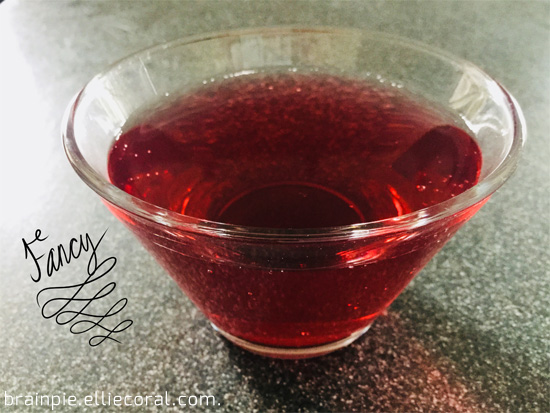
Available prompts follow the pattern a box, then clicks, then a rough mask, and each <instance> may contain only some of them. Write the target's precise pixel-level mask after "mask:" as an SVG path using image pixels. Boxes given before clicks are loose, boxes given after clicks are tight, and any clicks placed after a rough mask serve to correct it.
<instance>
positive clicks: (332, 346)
mask: <svg viewBox="0 0 550 413" xmlns="http://www.w3.org/2000/svg"><path fill="white" fill-rule="evenodd" d="M211 324H212V327H213V328H214V330H216V331H217V332H218V333H220V334H221V335H222V336H224V337H225V338H226V339H228V340H229V341H231V342H232V343H233V344H236V345H237V346H239V347H241V348H243V349H245V350H248V351H250V352H251V353H255V354H259V355H260V356H264V357H272V358H279V359H305V358H310V357H318V356H323V355H325V354H328V353H331V352H333V351H336V350H338V349H341V348H342V347H346V346H347V345H349V344H351V343H352V342H354V341H355V340H357V339H358V338H359V337H361V336H362V335H363V334H365V333H366V332H367V330H368V329H369V328H370V326H371V325H372V323H371V324H369V325H368V326H366V327H365V328H362V329H361V330H358V331H356V332H354V333H352V334H351V335H349V336H348V337H345V338H343V339H341V340H338V341H333V342H332V343H327V344H321V345H318V346H311V347H298V348H292V347H270V346H265V345H263V344H256V343H252V342H250V341H246V340H243V339H242V338H239V337H235V336H234V335H232V334H229V333H228V332H226V331H224V330H222V329H221V328H219V327H218V326H216V325H215V324H214V323H211Z"/></svg>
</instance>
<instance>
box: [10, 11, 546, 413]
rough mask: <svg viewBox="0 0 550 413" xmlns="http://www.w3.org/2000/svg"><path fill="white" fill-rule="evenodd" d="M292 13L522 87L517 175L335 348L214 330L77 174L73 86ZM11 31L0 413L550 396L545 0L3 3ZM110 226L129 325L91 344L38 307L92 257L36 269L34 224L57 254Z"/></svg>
mask: <svg viewBox="0 0 550 413" xmlns="http://www.w3.org/2000/svg"><path fill="white" fill-rule="evenodd" d="M296 23H300V24H303V25H331V26H346V27H358V28H366V29H372V30H379V31H384V32H389V33H395V34H398V35H401V36H404V37H407V38H411V39H416V40H420V41H423V42H425V43H428V44H431V45H433V46H437V47H440V48H443V49H446V50H448V51H449V52H451V53H453V54H455V55H458V56H461V57H463V58H465V59H467V60H471V61H473V62H475V63H476V64H478V65H479V66H480V67H482V68H483V69H484V70H486V71H487V72H488V73H490V74H491V75H493V76H494V77H495V78H496V79H497V80H499V81H500V82H501V83H503V84H504V85H505V86H506V87H507V88H508V89H509V90H510V92H511V93H512V94H513V95H515V97H516V98H517V100H518V101H519V103H520V105H521V106H522V108H523V110H524V112H525V116H526V119H527V125H528V130H529V134H528V141H527V145H526V147H525V150H524V153H523V159H522V161H521V163H520V166H519V168H518V170H517V172H516V174H515V175H514V176H513V178H512V179H510V181H509V182H507V184H506V185H505V186H504V187H503V188H502V189H501V190H500V191H498V192H497V194H496V195H495V196H494V197H493V198H492V199H491V200H490V201H489V203H488V204H487V205H485V206H484V207H483V209H482V210H481V211H480V212H479V213H478V214H477V215H476V216H475V217H474V218H473V219H472V220H471V221H470V222H469V223H467V224H466V225H465V226H464V228H463V229H462V230H461V231H460V232H459V233H458V234H457V235H456V236H455V237H454V238H453V239H452V240H451V241H450V242H449V243H448V244H447V245H446V246H445V247H444V249H443V250H442V251H441V252H440V253H439V254H438V255H437V256H436V258H435V259H433V261H432V262H431V263H430V264H429V265H428V266H427V267H426V268H425V269H424V270H423V271H422V272H421V274H420V275H419V276H418V277H417V278H416V279H415V280H414V281H413V282H412V284H410V285H409V287H408V288H407V289H406V290H405V291H404V292H403V293H402V295H401V296H400V297H399V298H398V299H397V300H396V301H395V302H394V303H393V305H392V306H391V307H390V309H389V311H388V313H387V315H385V316H383V317H380V318H379V319H378V320H377V321H376V322H375V324H374V326H373V327H372V329H371V330H370V331H369V332H368V333H367V334H366V335H365V336H363V337H362V338H361V339H359V340H358V341H356V342H355V343H353V344H352V345H351V346H349V347H347V348H345V349H342V350H339V351H337V352H335V353H332V354H330V355H327V356H324V357H320V358H316V359H310V360H302V361H282V360H269V359H264V358H262V357H259V356H255V355H252V354H249V353H247V352H244V351H242V350H240V349H239V348H236V347H234V346H233V345H231V344H229V343H228V342H227V341H225V340H224V339H222V338H220V337H219V336H218V335H217V334H216V333H214V332H213V330H212V329H211V328H210V326H209V323H208V322H207V321H206V319H205V318H204V317H203V316H202V315H201V314H200V313H199V312H198V311H197V310H195V309H194V307H193V306H192V304H191V303H190V302H189V300H188V299H187V298H186V297H185V296H184V295H183V294H182V293H181V292H180V290H179V289H178V287H177V286H176V284H175V283H174V282H173V281H172V280H171V279H170V278H169V277H168V276H167V275H166V274H165V273H164V272H163V271H162V270H161V269H160V268H159V267H158V266H157V265H156V264H155V262H154V261H153V259H152V258H151V257H150V256H149V255H148V254H147V253H146V252H145V251H144V250H143V249H142V247H141V246H140V245H139V244H138V242H137V241H135V240H134V238H133V237H132V236H131V235H130V233H129V232H128V231H127V230H125V229H124V228H123V226H122V224H120V223H119V222H118V221H117V220H116V219H115V218H114V217H113V216H112V215H111V214H110V213H109V211H108V210H107V209H106V208H105V207H104V206H103V205H102V203H101V202H100V200H99V198H98V197H97V196H96V194H95V193H93V192H92V191H91V190H90V189H89V188H88V187H87V186H86V185H85V184H84V183H82V182H81V181H80V179H79V178H78V177H77V175H76V174H75V173H74V171H73V170H72V168H71V167H70V165H69V163H68V162H67V160H66V158H65V154H64V152H63V149H62V145H61V138H60V132H59V131H60V123H61V118H62V115H63V111H64V109H65V107H66V106H67V104H68V102H69V100H70V99H71V97H72V96H73V95H74V93H76V92H77V90H78V89H79V88H80V87H81V86H82V85H83V84H84V83H85V82H86V81H87V80H88V79H89V78H91V77H92V76H93V75H94V74H95V73H97V72H99V71H100V70H102V69H103V68H104V67H105V66H106V65H108V64H110V63H112V62H114V61H115V60H117V59H119V58H121V57H123V56H125V55H128V54H129V53H131V52H134V51H137V50H140V49H143V48H145V47H147V46H150V45H154V44H157V43H161V42H164V41H168V40H171V39H175V38H178V37H181V36H184V35H190V34H198V33H205V32H209V31H218V30H225V29H230V28H240V27H252V26H263V25H277V24H296ZM0 47H1V49H0V52H1V53H0V60H1V64H0V74H1V76H0V86H1V89H0V102H1V105H2V106H1V111H0V138H1V142H2V145H1V147H0V151H1V152H0V155H1V168H2V169H1V178H2V184H1V195H0V199H1V214H0V216H1V219H2V226H1V228H2V231H1V234H0V239H1V245H0V251H1V253H2V256H1V257H2V265H1V266H0V411H7V412H10V411H46V410H48V408H45V407H40V406H38V407H37V406H34V407H29V406H27V407H25V406H21V404H23V402H22V400H23V399H22V398H21V399H19V405H18V407H17V408H16V407H14V406H7V405H8V404H9V403H10V402H12V401H14V399H10V397H15V396H17V395H20V396H21V395H22V396H25V395H32V396H33V397H34V396H35V395H36V394H38V395H60V396H62V395H63V394H65V396H66V397H68V396H70V395H74V396H75V397H76V398H77V399H78V400H79V401H82V400H84V397H85V396H86V395H89V394H95V393H96V392H103V394H104V395H105V396H104V397H107V394H108V393H111V395H112V396H114V395H121V396H125V395H129V396H132V397H134V396H136V395H143V396H145V395H155V394H162V395H164V394H165V392H167V393H168V395H169V397H170V398H171V400H172V401H173V400H175V399H177V397H178V396H179V395H187V396H188V395H213V396H214V397H215V398H216V404H215V406H210V407H208V408H206V407H204V406H203V407H201V408H199V407H196V408H195V409H196V410H210V411H388V412H410V411H445V412H452V411H460V412H463V411H479V412H486V411H494V412H501V411H512V412H516V411H541V412H542V411H545V412H548V411H549V410H550V404H549V403H550V401H549V397H550V396H549V393H550V391H549V383H550V364H549V363H550V362H549V359H548V357H549V331H550V320H549V307H550V306H549V297H550V294H549V293H550V288H549V285H548V284H549V273H548V268H550V255H549V253H548V250H549V249H550V248H549V246H550V245H549V233H550V228H549V212H548V211H549V210H550V208H549V207H550V205H549V195H548V190H549V184H548V181H549V178H550V173H549V164H550V162H549V159H550V145H549V139H548V138H549V137H548V134H549V131H550V121H549V119H550V97H549V96H550V2H548V1H540V2H537V1H518V2H513V1H474V2H467V1H441V2H431V1H422V2H401V1H398V2H396V1H389V2H352V1H330V2H314V1H299V2H294V1H287V2H285V1H257V2H252V1H251V2H243V1H234V2H228V1H202V2H186V1H177V2H165V1H147V2H139V1H138V2H130V1H118V2H102V1H94V2H92V1H53V0H52V1H43V2H38V1H14V0H7V1H5V2H3V3H2V4H1V5H0ZM107 227H108V228H109V231H108V232H107V235H106V236H105V239H104V241H103V243H102V246H101V248H102V249H103V251H106V252H108V253H109V254H110V255H113V256H116V257H117V259H118V263H117V266H116V268H115V269H114V270H113V271H112V273H111V274H109V277H111V278H112V280H115V281H116V283H117V289H116V292H115V293H113V294H115V295H117V296H119V297H125V298H127V299H128V305H127V307H126V308H125V309H124V312H125V315H126V316H127V317H128V318H131V319H132V320H133V321H134V325H133V326H132V327H131V328H130V329H129V330H127V331H126V332H124V333H123V334H121V336H120V340H121V343H120V344H117V343H115V342H106V343H103V344H102V345H99V346H97V347H90V346H89V345H88V341H87V338H86V337H84V335H82V336H80V335H73V334H71V333H70V332H69V326H68V325H65V326H60V325H57V324H56V323H55V322H54V320H53V319H44V318H43V317H42V316H41V314H40V308H39V307H38V306H37V304H36V294H37V292H38V291H39V290H40V289H42V288H45V287H46V286H49V285H54V284H55V283H56V282H57V283H62V282H69V281H70V280H72V279H74V277H80V276H81V274H83V273H84V272H85V271H86V262H84V260H75V261H74V262H72V263H71V264H70V265H68V266H66V268H64V269H63V271H59V273H56V274H54V275H53V276H52V277H50V278H48V277H44V280H42V281H40V283H35V282H33V281H32V280H31V278H30V274H31V273H33V271H35V268H34V264H33V262H32V261H31V260H29V259H27V260H26V259H25V254H24V248H23V244H22V242H21V239H22V238H25V239H27V240H28V241H29V240H32V239H33V237H34V233H35V230H36V229H37V228H40V229H41V230H42V234H43V235H47V236H49V238H48V240H47V241H45V242H44V243H43V246H42V247H41V248H42V250H43V251H42V252H47V249H48V248H50V247H53V246H56V245H58V244H61V243H67V242H68V240H69V239H70V238H71V237H73V236H78V235H79V234H84V233H86V232H88V233H90V234H93V236H94V237H98V236H100V235H101V233H103V231H104V230H105V229H106V228H107ZM37 251H38V249H37ZM54 278H55V280H54ZM187 408H189V407H187ZM112 409H113V407H112V406H111V407H110V408H109V407H106V406H91V407H84V406H80V407H70V406H68V405H65V406H60V407H58V408H57V409H56V411H110V410H112ZM126 409H128V410H133V411H146V410H147V411H148V410H151V411H153V410H156V408H154V407H148V408H145V407H141V408H138V407H127V408H126ZM178 409H184V408H182V407H177V406H168V407H165V411H176V410H178ZM50 411H51V410H50Z"/></svg>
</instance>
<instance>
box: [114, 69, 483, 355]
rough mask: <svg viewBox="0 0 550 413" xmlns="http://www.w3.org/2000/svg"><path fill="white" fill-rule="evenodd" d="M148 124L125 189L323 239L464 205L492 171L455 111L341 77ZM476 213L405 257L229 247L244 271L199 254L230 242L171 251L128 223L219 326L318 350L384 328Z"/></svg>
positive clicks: (129, 154) (131, 145) (165, 114)
mask: <svg viewBox="0 0 550 413" xmlns="http://www.w3.org/2000/svg"><path fill="white" fill-rule="evenodd" d="M133 125H134V126H133V127H131V128H128V129H127V131H126V132H124V133H122V134H121V136H120V137H119V138H118V139H117V141H116V142H115V144H114V146H113V148H112V150H111V153H110V156H109V161H108V169H109V175H110V178H111V180H112V182H113V184H115V185H116V186H118V187H119V188H121V189H123V190H124V191H126V192H128V193H130V194H132V195H134V196H136V197H138V198H141V199H143V200H146V201H148V202H150V203H153V204H156V205H158V206H161V207H164V208H167V209H170V210H173V211H177V212H180V213H183V214H186V215H190V216H194V217H198V218H204V219H208V220H212V221H219V222H224V223H230V224H236V225H245V226H255V227H266V228H322V227H331V226H339V225H348V224H354V223H360V222H368V221H376V220H380V219H384V218H390V217H395V216H399V215H403V214H407V213H409V212H412V211H415V210H418V209H422V208H424V207H427V206H431V205H434V204H437V203H439V202H442V201H444V200H447V199H449V198H451V197H453V196H456V195H458V194H459V193H461V192H463V191H465V190H466V189H468V188H470V187H471V186H473V185H474V184H475V183H476V182H477V180H478V177H479V172H480V168H481V153H480V150H479V147H478V146H477V144H476V142H475V141H474V140H473V139H472V138H471V137H470V136H469V135H468V134H467V133H466V132H464V131H463V130H462V129H461V128H460V127H459V126H458V123H457V122H456V121H455V119H453V118H451V117H450V116H449V115H447V114H445V113H444V112H442V111H438V110H435V109H433V108H428V107H427V106H426V105H425V104H424V103H423V102H422V103H419V102H417V101H414V100H412V99H410V98H409V97H407V96H406V95H404V94H402V93H401V92H400V91H399V90H397V89H396V88H381V87H375V86H373V85H371V84H367V83H363V82H360V81H354V80H345V79H340V78H336V77H331V76H325V75H298V74H287V75H277V76H276V75H261V76H260V75H254V76H243V77H239V78H234V79H230V80H224V81H220V82H215V83H213V84H212V85H209V86H205V87H204V88H203V89H200V90H198V91H195V92H193V93H192V94H189V95H187V96H185V97H183V98H180V99H178V100H175V101H173V102H171V104H170V105H166V106H164V107H161V108H159V109H157V110H154V111H152V112H151V113H150V114H147V115H146V116H142V117H141V118H139V119H138V121H137V122H134V124H133ZM135 125H137V126H135ZM118 214H119V215H121V214H122V215H123V217H124V215H125V214H124V213H123V212H122V211H118ZM472 214H473V211H470V212H469V213H468V214H466V215H463V216H462V215H461V216H460V217H458V216H457V217H454V218H453V217H452V218H451V219H449V220H447V221H446V222H444V226H445V227H446V228H443V227H442V226H441V225H440V226H439V227H437V228H435V227H434V228H431V229H426V230H424V232H423V233H420V234H414V236H411V237H410V238H411V239H412V240H410V241H399V242H400V244H399V245H398V243H397V242H394V243H393V244H392V243H390V241H392V240H391V239H388V238H386V239H377V240H369V241H368V243H366V244H365V243H363V244H362V243H361V242H358V243H354V244H353V245H352V247H350V246H349V245H348V246H347V247H350V248H342V244H340V245H338V244H337V243H325V244H323V245H322V246H320V245H309V246H303V245H296V246H295V248H296V251H301V249H304V248H312V250H311V251H306V252H304V254H302V255H300V254H298V255H297V256H299V255H300V256H299V258H296V260H294V261H293V259H292V257H290V258H289V257H288V256H283V255H284V254H287V255H288V252H287V250H285V251H282V250H281V251H279V250H277V249H275V250H272V249H270V248H266V247H262V246H256V247H254V246H250V245H247V248H246V249H244V250H243V248H241V247H242V246H241V247H238V248H237V247H235V246H232V245H230V244H231V243H230V242H229V241H228V244H227V245H226V247H227V248H226V249H229V250H231V252H235V250H238V251H237V253H238V256H239V259H240V260H242V259H243V258H242V257H243V256H245V258H244V259H245V261H246V254H250V257H249V261H250V262H249V263H247V262H244V263H243V262H240V263H235V264H230V263H227V262H226V261H225V262H222V261H224V260H222V259H221V258H219V257H221V255H215V254H213V255H212V254H211V256H208V254H199V253H195V252H194V251H195V250H196V249H197V248H199V249H201V248H202V249H203V250H204V251H208V247H207V245H209V244H208V243H209V242H213V243H215V241H212V240H209V239H201V237H197V236H195V235H193V234H190V235H192V238H193V239H194V240H195V244H192V243H190V242H189V241H187V243H185V242H182V241H181V240H180V241H177V242H172V241H173V240H172V241H166V242H167V243H168V244H169V245H168V244H165V245H162V246H160V247H159V246H158V244H159V238H158V237H156V236H154V235H151V234H150V233H148V230H147V229H146V228H143V225H142V224H139V222H137V221H132V219H131V217H128V216H126V218H125V220H126V222H130V224H131V227H133V230H134V231H135V232H136V233H137V234H138V236H139V237H140V238H141V240H142V242H143V243H144V244H145V245H146V246H147V247H148V248H149V249H150V250H151V251H152V252H153V254H154V255H155V256H156V257H157V259H159V261H160V262H161V263H162V264H163V265H164V266H165V267H166V268H167V270H168V271H169V272H170V273H171V275H172V276H173V277H174V278H175V280H176V281H177V282H178V284H179V285H180V286H181V287H182V288H183V289H184V291H186V292H187V294H188V295H189V297H190V298H191V299H192V300H193V301H194V302H195V303H196V304H197V305H198V306H199V307H200V308H201V309H202V310H203V311H204V312H205V313H206V315H207V316H208V317H209V318H211V319H212V320H213V321H214V323H215V324H217V325H218V326H219V327H221V328H222V329H224V330H226V331H227V332H229V333H231V334H233V335H236V336H238V337H241V338H244V339H247V340H250V341H253V342H258V343H264V344H268V345H275V346H308V345H314V344H319V343H325V342H330V341H335V340H338V339H340V338H343V337H346V336H347V335H349V334H350V333H352V332H353V331H356V330H358V329H360V328H362V327H364V326H366V325H368V324H369V323H370V322H371V321H372V320H373V319H374V318H375V317H376V316H377V315H378V314H379V313H380V312H381V311H383V310H384V309H385V307H386V306H387V305H389V303H391V301H392V300H393V299H394V298H395V297H396V296H397V295H398V294H399V292H400V291H401V290H402V289H403V288H404V287H405V286H406V284H407V283H408V282H409V281H410V279H411V278H412V277H413V276H414V275H415V274H416V273H417V272H418V271H419V270H420V269H421V268H422V267H423V266H424V265H425V263H426V262H427V261H428V260H429V259H430V258H431V257H432V256H433V254H435V252H436V251H437V250H438V249H439V247H440V246H442V245H443V243H444V241H445V240H447V239H448V238H450V236H451V235H452V234H453V233H454V232H455V231H456V230H457V229H458V227H459V226H460V225H461V224H462V223H463V222H464V221H465V220H466V219H467V218H468V217H469V216H471V215H472ZM149 232H150V231H149ZM405 235H406V234H405ZM409 235H410V233H409ZM430 237H431V238H430ZM197 238H198V239H197ZM434 238H435V239H437V240H438V241H434ZM219 242H221V241H219ZM377 242H378V243H379V244H381V245H384V247H383V248H381V247H377V245H378V244H377ZM249 244H250V243H249ZM435 244H441V245H435ZM394 245H395V247H394ZM397 245H398V246H397ZM228 246H229V247H228ZM320 247H321V250H322V248H324V251H325V252H324V253H321V254H320V255H319V248H320ZM212 248H215V246H213V247H212ZM239 248H240V249H239ZM286 248H288V246H287V247H286ZM392 248H393V249H394V250H392ZM390 250H391V253H390ZM245 251H246V252H245ZM316 254H317V255H319V259H318V260H317V261H316V259H315V258H314V257H315V256H316ZM323 254H325V255H323ZM369 254H371V255H372V254H374V255H373V256H372V257H370V256H369ZM376 254H378V255H376ZM375 255H376V256H375ZM304 256H308V257H310V259H309V261H307V262H303V261H304V260H303V257H304ZM312 257H313V258H312ZM378 257H380V258H378ZM365 258H367V259H365ZM325 261H326V262H325ZM356 262H359V263H361V264H360V265H357V266H356V265H353V264H354V263H356ZM241 264H244V265H241ZM247 264H250V265H247ZM348 264H350V265H348ZM315 267H319V268H320V269H315Z"/></svg>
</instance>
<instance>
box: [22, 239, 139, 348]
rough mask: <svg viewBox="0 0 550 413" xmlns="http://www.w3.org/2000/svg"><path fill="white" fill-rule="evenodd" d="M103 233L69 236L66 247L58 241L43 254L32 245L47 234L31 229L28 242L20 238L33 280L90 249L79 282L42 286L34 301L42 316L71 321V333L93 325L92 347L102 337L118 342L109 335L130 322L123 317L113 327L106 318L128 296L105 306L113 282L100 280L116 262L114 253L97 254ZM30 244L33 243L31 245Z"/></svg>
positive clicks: (121, 305)
mask: <svg viewBox="0 0 550 413" xmlns="http://www.w3.org/2000/svg"><path fill="white" fill-rule="evenodd" d="M106 233H107V230H105V232H103V234H102V235H101V237H100V238H99V239H98V241H97V242H94V241H93V240H92V238H91V237H90V235H89V234H88V233H85V234H83V235H80V236H79V237H77V238H71V240H70V241H69V243H68V246H67V247H65V246H63V245H62V244H59V245H58V246H57V247H56V248H50V249H49V251H48V253H47V254H46V253H43V254H41V255H37V254H36V253H35V252H36V246H37V245H39V244H40V243H42V242H44V241H45V240H46V239H47V238H48V237H47V236H44V237H43V236H42V231H41V230H40V229H37V230H36V231H35V234H34V239H33V240H32V241H30V242H28V241H26V240H25V238H23V239H22V241H23V247H24V250H25V259H29V258H30V259H32V261H33V262H34V265H35V267H36V273H35V274H34V275H33V274H30V277H31V279H32V280H33V281H34V282H40V281H41V279H42V277H43V274H44V273H45V274H46V275H47V276H48V277H51V276H52V275H54V274H55V273H56V272H57V271H59V270H60V269H61V268H62V267H63V266H64V265H68V264H70V263H71V262H72V261H73V260H75V259H78V258H79V257H80V256H81V254H82V253H83V252H89V251H91V254H90V258H89V260H88V266H87V276H86V278H85V279H84V280H83V281H82V282H77V283H74V284H71V285H64V286H56V287H46V288H43V289H41V290H40V291H39V292H38V294H37V295H36V303H37V304H38V306H39V307H40V309H41V314H42V317H44V318H46V319H50V318H53V319H54V320H55V322H56V323H57V324H58V325H66V324H70V323H72V324H71V326H70V328H69V330H70V332H71V333H73V334H82V333H86V332H88V331H90V330H92V329H94V328H95V329H96V330H95V331H94V334H95V335H94V336H93V337H91V338H90V340H89V341H88V343H89V344H90V346H92V347H95V346H98V345H99V344H101V343H103V342H104V341H105V340H112V341H116V342H117V343H120V341H119V340H117V339H116V338H114V337H113V335H115V334H118V333H121V332H123V331H125V330H126V329H128V328H129V327H130V326H131V325H132V324H133V321H132V320H123V321H121V322H119V323H118V324H116V325H115V326H114V327H109V326H108V324H111V325H112V324H113V323H112V322H111V323H109V322H110V320H109V319H110V318H111V317H114V316H116V315H117V314H120V312H121V311H122V310H123V309H124V308H125V307H126V305H127V304H128V299H127V298H121V299H119V300H118V301H117V302H115V303H114V304H112V305H111V306H110V307H109V306H108V305H107V307H108V308H107V307H106V306H105V304H106V300H105V298H106V297H107V296H109V295H110V294H111V293H112V292H113V291H114V290H115V287H116V283H115V282H114V281H111V282H108V283H107V284H105V285H102V283H101V282H100V280H101V279H102V278H103V277H104V276H106V275H107V274H108V273H109V272H110V271H111V270H112V269H113V268H114V267H115V265H116V263H117V259H116V258H115V257H108V258H106V259H104V260H103V261H100V260H99V258H98V253H97V250H98V247H99V245H100V243H101V241H102V240H103V238H104V237H105V234H106ZM33 244H34V245H33ZM31 245H33V246H32V247H31ZM44 263H45V271H44V268H43V265H44ZM94 291H95V293H94Z"/></svg>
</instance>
